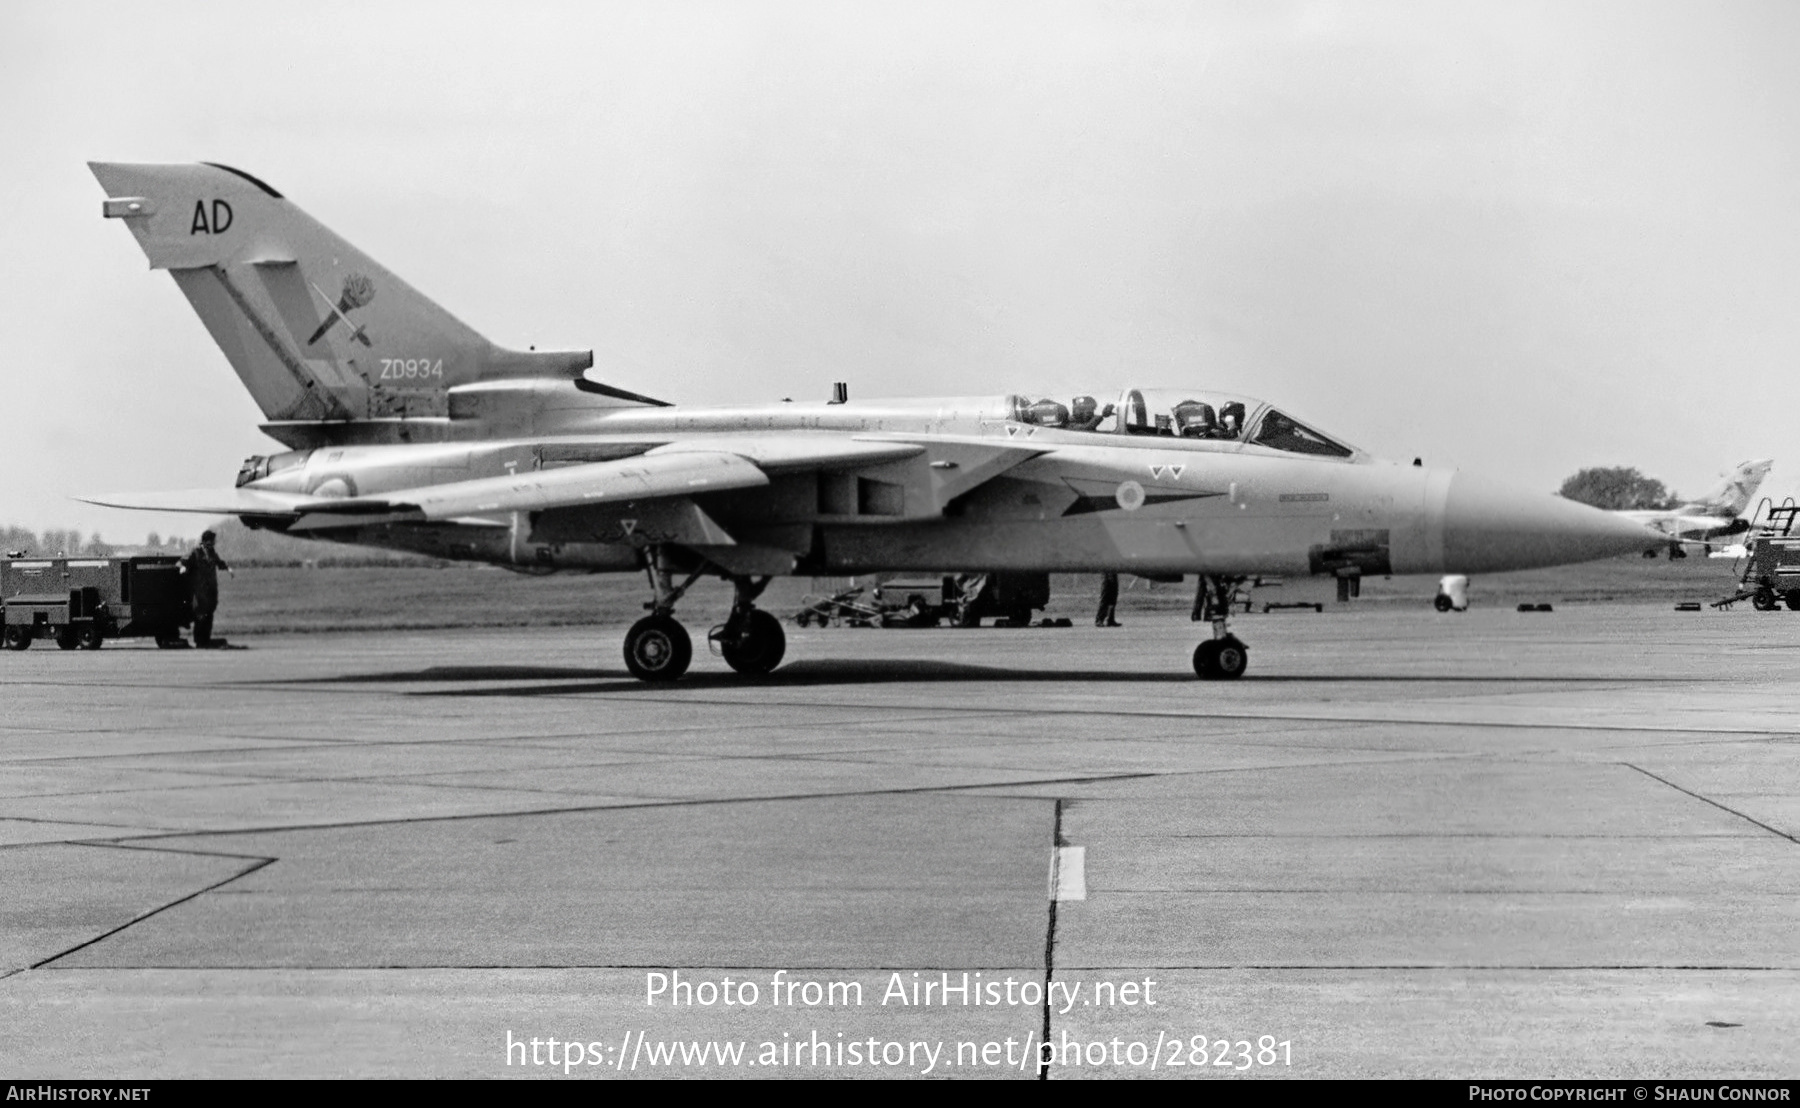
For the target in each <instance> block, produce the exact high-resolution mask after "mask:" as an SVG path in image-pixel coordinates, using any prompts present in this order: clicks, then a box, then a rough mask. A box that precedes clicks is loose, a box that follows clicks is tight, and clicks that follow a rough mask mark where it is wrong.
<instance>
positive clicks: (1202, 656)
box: [1194, 639, 1219, 680]
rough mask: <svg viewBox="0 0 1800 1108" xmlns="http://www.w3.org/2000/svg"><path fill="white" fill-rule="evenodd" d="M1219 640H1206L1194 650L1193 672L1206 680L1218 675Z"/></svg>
mask: <svg viewBox="0 0 1800 1108" xmlns="http://www.w3.org/2000/svg"><path fill="white" fill-rule="evenodd" d="M1218 670H1219V640H1218V639H1206V640H1204V641H1202V642H1201V643H1200V645H1199V646H1196V647H1195V648H1194V672H1195V673H1196V674H1198V675H1199V676H1201V677H1204V678H1207V679H1208V680H1210V679H1212V678H1214V677H1217V676H1218V675H1219V673H1218Z"/></svg>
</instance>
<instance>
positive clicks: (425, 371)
mask: <svg viewBox="0 0 1800 1108" xmlns="http://www.w3.org/2000/svg"><path fill="white" fill-rule="evenodd" d="M443 375H444V359H442V358H438V359H436V360H433V359H431V358H383V359H381V379H382V380H383V381H417V380H419V379H421V378H426V377H442V376H443Z"/></svg>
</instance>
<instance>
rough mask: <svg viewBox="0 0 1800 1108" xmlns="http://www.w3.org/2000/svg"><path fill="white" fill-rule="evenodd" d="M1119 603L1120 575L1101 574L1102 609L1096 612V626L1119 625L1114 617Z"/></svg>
mask: <svg viewBox="0 0 1800 1108" xmlns="http://www.w3.org/2000/svg"><path fill="white" fill-rule="evenodd" d="M1118 605H1119V575H1118V574H1116V573H1105V574H1101V576H1100V610H1099V611H1097V612H1095V613H1094V626H1095V627H1118V626H1120V624H1119V621H1118V620H1116V619H1114V618H1113V609H1114V608H1116V607H1118Z"/></svg>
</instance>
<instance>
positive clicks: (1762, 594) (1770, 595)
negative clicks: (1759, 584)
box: [1750, 589, 1775, 612]
mask: <svg viewBox="0 0 1800 1108" xmlns="http://www.w3.org/2000/svg"><path fill="white" fill-rule="evenodd" d="M1750 606H1751V607H1753V608H1755V609H1756V610H1757V611H1759V612H1772V611H1774V610H1775V590H1774V589H1757V590H1756V593H1755V594H1754V595H1753V596H1751V597H1750Z"/></svg>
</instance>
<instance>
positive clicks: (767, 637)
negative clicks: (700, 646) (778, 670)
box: [719, 608, 787, 676]
mask: <svg viewBox="0 0 1800 1108" xmlns="http://www.w3.org/2000/svg"><path fill="white" fill-rule="evenodd" d="M719 653H721V654H723V655H724V656H725V664H726V665H728V666H730V667H731V668H732V669H735V670H737V671H738V672H739V673H749V674H754V675H757V676H760V675H762V674H765V673H769V672H771V671H773V670H774V668H775V667H776V666H778V665H780V664H781V658H782V655H784V654H786V653H787V633H786V632H785V631H783V630H782V629H781V621H780V620H778V619H776V618H775V617H774V616H772V615H770V614H769V613H767V612H765V611H763V610H762V609H761V608H752V609H751V610H750V614H749V615H748V616H745V617H744V629H743V631H742V632H741V633H740V634H739V635H738V636H737V638H736V639H735V640H732V639H725V640H722V641H721V642H720V643H719Z"/></svg>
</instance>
